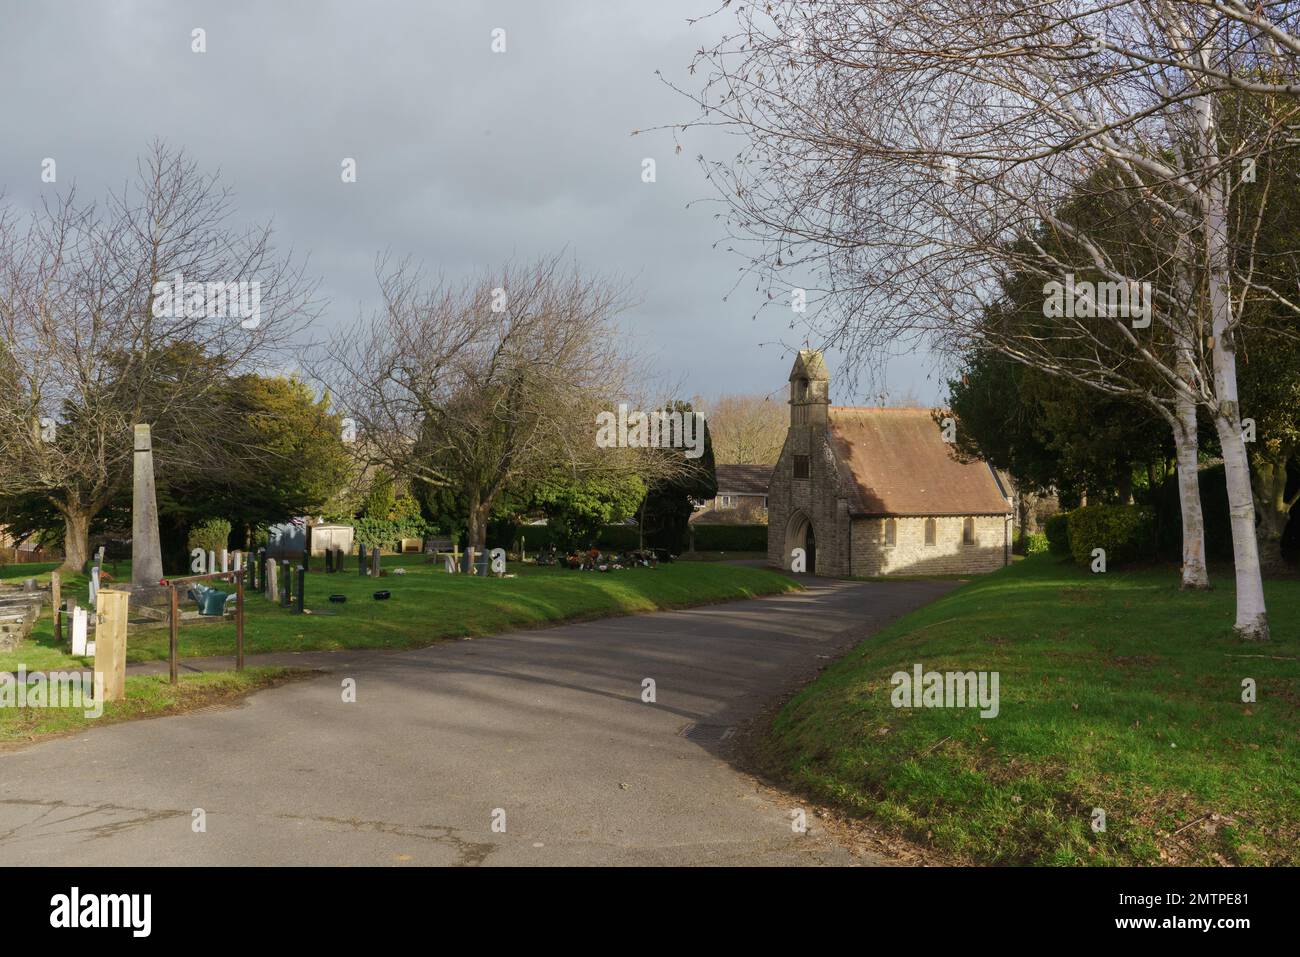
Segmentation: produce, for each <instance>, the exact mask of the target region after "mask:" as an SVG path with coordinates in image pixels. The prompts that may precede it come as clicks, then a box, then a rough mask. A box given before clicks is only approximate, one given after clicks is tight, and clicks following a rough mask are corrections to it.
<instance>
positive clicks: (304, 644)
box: [0, 556, 797, 671]
mask: <svg viewBox="0 0 1300 957" xmlns="http://www.w3.org/2000/svg"><path fill="white" fill-rule="evenodd" d="M38 567H39V568H40V570H41V575H40V577H42V578H43V579H48V577H49V570H50V567H52V566H31V565H23V566H8V567H6V568H3V569H0V575H2V576H4V577H6V578H10V579H21V578H24V577H30V576H31V575H33V574H34V573H35V572H34V569H36V568H38ZM349 568H350V570H349V571H347V572H340V573H338V574H334V575H326V574H324V573H323V572H319V571H318V572H314V573H311V574H309V575H308V576H307V601H306V606H307V611H308V612H309V614H306V615H296V614H293V613H291V612H290V611H288V610H286V609H282V608H280V607H279V606H278V605H276V604H275V603H273V602H270V601H267V600H266V599H265V598H263V597H261V596H260V595H250V596H249V597H248V600H247V601H248V604H247V621H246V627H245V636H244V637H245V653H246V654H258V653H259V652H270V651H309V650H337V649H345V648H415V647H421V646H424V645H428V644H431V643H433V642H435V641H437V640H439V639H443V638H454V637H462V636H471V635H487V634H493V633H496V632H501V631H507V630H510V629H517V628H526V627H529V626H535V625H541V624H546V623H548V622H558V621H568V620H581V619H588V618H599V617H605V616H609V615H621V614H630V613H634V612H646V611H655V610H659V609H665V608H674V607H682V606H687V605H697V604H705V603H708V602H717V601H726V600H729V599H736V598H748V597H753V596H755V595H762V594H773V593H777V592H782V591H788V590H790V589H792V588H796V587H797V586H796V585H795V584H794V583H793V582H792V581H791V580H790V579H789V578H786V577H785V576H783V575H780V574H777V573H776V572H772V571H769V570H767V569H763V568H751V567H745V566H736V565H726V564H712V563H690V564H677V563H675V564H671V565H661V566H660V567H658V568H635V569H625V570H622V571H616V572H608V573H600V572H578V571H571V570H568V569H560V568H538V567H536V566H530V565H529V566H524V565H519V566H516V565H511V566H510V569H509V571H510V572H511V573H514V574H515V577H514V578H506V579H484V578H480V577H469V576H465V575H448V574H446V573H445V571H443V566H442V564H441V563H438V564H432V563H426V562H425V560H424V558H423V556H388V557H385V558H384V560H383V568H384V570H385V571H386V572H389V573H390V574H387V575H385V576H384V577H382V578H381V579H379V580H378V581H376V580H374V579H371V578H363V577H361V576H360V575H358V574H357V573H356V560H355V559H352V561H351V562H350V565H349ZM397 568H403V569H405V572H406V574H404V575H394V574H391V572H393V571H394V570H395V569H397ZM119 571H120V573H121V574H122V575H124V576H129V574H130V572H129V568H127V567H126V564H125V563H123V566H122V568H121V569H119ZM221 587H223V588H225V587H227V586H221ZM69 588H70V589H72V590H71V591H69V590H68V589H69ZM379 589H384V590H387V591H389V592H391V594H392V597H391V598H390V599H388V600H387V601H376V600H375V599H374V598H373V597H372V596H373V593H374V592H375V591H376V590H379ZM64 594H73V595H76V596H78V598H79V600H80V601H82V602H83V603H84V602H85V597H84V596H85V594H86V591H85V582H84V579H83V578H82V577H80V576H77V577H75V578H74V579H73V580H72V581H71V582H68V581H65V584H64ZM331 594H341V595H344V596H346V597H347V601H346V602H345V603H342V604H336V603H332V602H330V601H329V600H328V598H329V596H330V595H331ZM234 642H235V629H234V625H233V624H227V623H224V622H223V623H218V624H195V625H188V624H187V625H184V626H182V628H181V637H180V647H181V654H182V655H183V656H187V657H188V656H203V655H224V654H231V653H233V650H234ZM166 656H167V630H166V629H165V628H162V629H158V630H153V631H144V632H139V633H136V634H133V635H132V636H131V637H130V639H129V640H128V642H127V660H128V661H149V660H154V659H159V658H165V657H166ZM83 663H84V662H83V660H82V659H73V658H71V657H69V656H68V655H66V654H64V653H63V651H62V650H61V649H60V648H58V647H56V646H55V644H54V634H53V626H52V623H51V621H50V618H49V616H48V615H46V616H44V617H43V618H42V619H41V621H39V622H38V623H37V625H36V627H35V629H34V630H33V633H32V635H31V637H30V638H29V639H28V640H27V641H26V642H24V644H23V645H22V646H21V647H20V648H18V649H17V650H16V651H13V652H4V653H0V671H3V670H12V669H14V668H17V667H18V665H19V664H24V665H26V666H27V668H28V670H29V671H30V670H35V669H37V668H53V667H75V666H78V665H81V664H83Z"/></svg>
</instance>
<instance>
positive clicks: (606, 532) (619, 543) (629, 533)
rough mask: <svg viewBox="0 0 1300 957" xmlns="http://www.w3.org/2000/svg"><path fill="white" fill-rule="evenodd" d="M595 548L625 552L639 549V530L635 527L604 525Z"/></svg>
mask: <svg viewBox="0 0 1300 957" xmlns="http://www.w3.org/2000/svg"><path fill="white" fill-rule="evenodd" d="M596 547H597V548H608V549H612V550H614V551H619V552H626V551H631V550H632V549H634V548H640V547H641V530H640V529H639V528H638V527H637V526H635V525H606V526H605V527H604V528H603V529H602V530H601V533H600V536H599V537H598V538H597V539H596Z"/></svg>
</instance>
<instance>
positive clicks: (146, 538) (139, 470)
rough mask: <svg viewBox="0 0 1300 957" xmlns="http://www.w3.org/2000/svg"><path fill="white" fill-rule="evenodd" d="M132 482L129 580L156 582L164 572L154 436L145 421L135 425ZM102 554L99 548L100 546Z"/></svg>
mask: <svg viewBox="0 0 1300 957" xmlns="http://www.w3.org/2000/svg"><path fill="white" fill-rule="evenodd" d="M134 464H135V485H134V488H133V491H132V496H131V584H132V585H133V586H139V585H157V584H158V582H159V581H160V580H161V579H162V576H163V567H162V540H161V539H160V538H159V535H158V499H157V496H156V495H155V493H154V478H153V438H152V435H151V433H150V430H149V426H148V425H137V426H136V427H135V463H134ZM101 555H102V550H101Z"/></svg>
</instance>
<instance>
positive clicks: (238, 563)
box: [235, 551, 244, 572]
mask: <svg viewBox="0 0 1300 957" xmlns="http://www.w3.org/2000/svg"><path fill="white" fill-rule="evenodd" d="M243 570H244V553H243V552H239V551H237V552H235V571H236V572H242V571H243Z"/></svg>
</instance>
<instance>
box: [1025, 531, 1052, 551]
mask: <svg viewBox="0 0 1300 957" xmlns="http://www.w3.org/2000/svg"><path fill="white" fill-rule="evenodd" d="M1024 543H1025V554H1026V555H1045V554H1047V549H1048V547H1049V546H1048V544H1047V536H1046V535H1044V534H1043V533H1042V532H1031V533H1030V534H1028V535H1025V536H1024Z"/></svg>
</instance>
